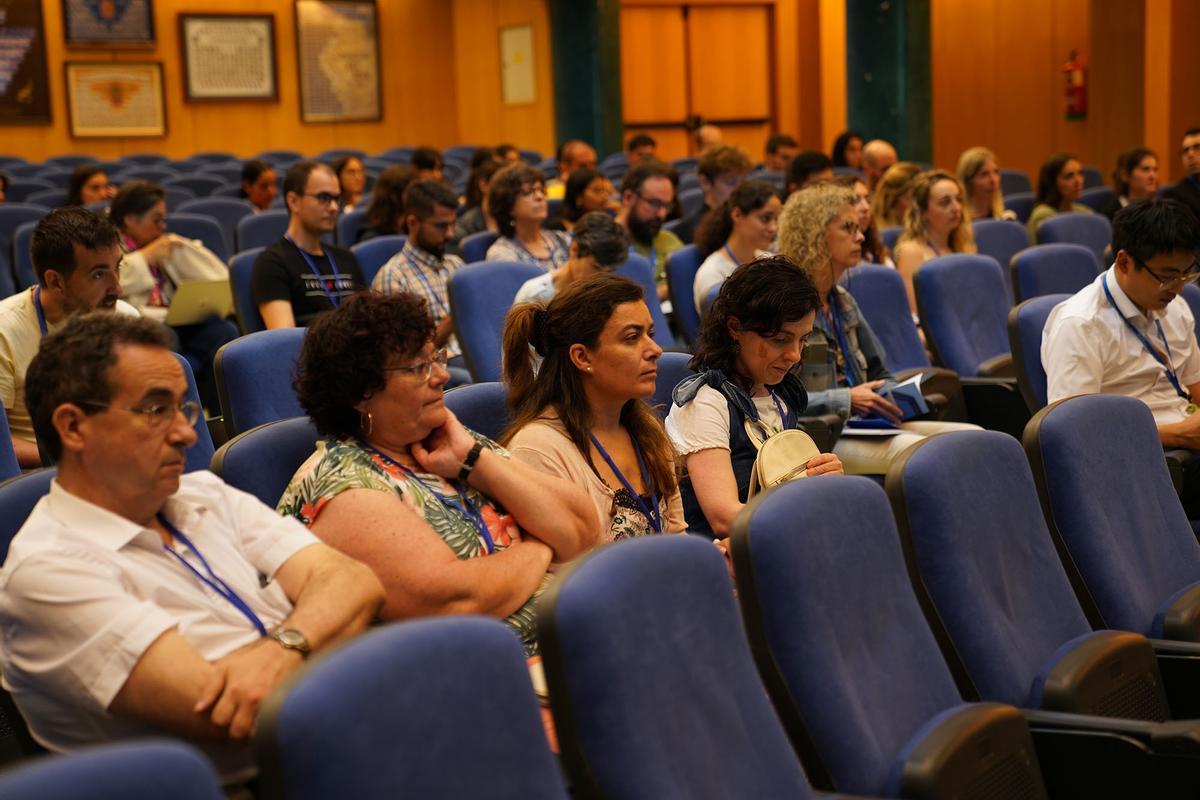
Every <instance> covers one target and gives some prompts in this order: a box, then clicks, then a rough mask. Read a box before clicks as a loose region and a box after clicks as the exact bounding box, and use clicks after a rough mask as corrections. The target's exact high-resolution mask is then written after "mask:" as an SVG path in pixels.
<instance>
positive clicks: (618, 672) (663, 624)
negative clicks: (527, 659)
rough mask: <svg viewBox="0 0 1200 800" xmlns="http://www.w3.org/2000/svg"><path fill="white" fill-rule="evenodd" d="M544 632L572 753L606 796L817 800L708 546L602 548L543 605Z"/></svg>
mask: <svg viewBox="0 0 1200 800" xmlns="http://www.w3.org/2000/svg"><path fill="white" fill-rule="evenodd" d="M618 598H619V606H620V607H621V608H622V609H626V611H620V612H617V609H616V607H615V606H614V602H615V601H617V599H618ZM633 609H637V611H632V610H633ZM538 631H539V637H540V640H541V642H542V658H543V663H544V665H545V668H546V678H547V680H548V681H549V684H550V691H551V694H552V695H553V696H554V697H555V701H554V706H553V711H554V714H555V721H556V724H557V726H558V734H559V740H560V742H562V745H563V753H564V756H567V754H568V753H571V754H573V753H575V752H576V748H577V752H578V753H579V754H580V755H581V757H582V759H583V760H584V761H585V762H586V767H587V769H588V770H590V773H591V775H592V776H593V777H594V780H595V782H596V783H597V784H598V786H599V790H600V794H601V796H604V797H792V798H804V797H809V796H811V790H810V789H809V787H808V785H807V780H806V778H805V776H804V773H803V772H802V770H801V768H800V764H799V762H798V760H797V759H796V755H795V753H794V751H793V750H792V747H791V745H790V744H789V743H788V740H787V737H786V736H785V734H784V731H783V727H782V725H781V723H780V722H779V718H778V717H777V716H776V715H775V712H774V710H773V709H772V707H771V703H770V700H769V699H768V697H767V693H766V690H765V689H764V688H763V684H762V681H761V679H760V678H759V676H758V673H757V671H756V670H755V666H754V661H753V659H752V657H751V655H750V648H749V645H748V644H747V640H746V634H745V631H744V629H743V628H742V622H741V619H740V617H739V614H738V609H737V604H736V602H735V601H734V597H733V591H732V586H731V585H730V580H729V574H728V571H727V570H726V567H725V564H724V563H723V561H722V559H721V556H720V554H719V553H718V552H717V551H716V549H715V548H714V547H713V546H712V544H711V543H710V542H708V541H705V540H703V539H701V538H699V537H694V536H647V537H643V538H640V539H633V540H630V541H625V542H620V543H618V544H615V545H613V546H610V547H605V548H601V549H599V550H596V551H594V552H593V553H592V554H591V555H589V556H588V557H586V558H585V559H584V560H582V561H581V562H579V563H578V564H577V565H576V566H575V567H574V568H573V569H572V570H571V571H570V573H568V574H567V575H565V576H562V577H560V579H559V582H558V583H557V584H556V585H555V586H554V587H552V589H551V591H550V593H549V594H548V595H547V596H544V597H543V598H542V606H541V608H540V610H539V614H538ZM714 687H719V688H714ZM574 763H575V762H574V761H572V760H571V756H567V766H568V769H569V771H571V772H572V773H573V774H572V777H573V778H576V779H577V780H578V779H579V776H578V775H577V774H574V773H575V772H577V768H576V767H573V766H572V765H573V764H574Z"/></svg>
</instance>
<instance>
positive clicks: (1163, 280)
mask: <svg viewBox="0 0 1200 800" xmlns="http://www.w3.org/2000/svg"><path fill="white" fill-rule="evenodd" d="M1134 263H1137V262H1134ZM1138 266H1139V267H1141V268H1142V269H1144V270H1146V272H1148V273H1150V277H1152V278H1154V279H1155V280H1156V281H1158V288H1160V289H1168V288H1172V287H1175V286H1183V285H1184V284H1187V283H1195V282H1196V281H1197V280H1200V265H1197V264H1196V262H1194V261H1193V262H1192V265H1191V266H1190V267H1188V268H1187V269H1185V270H1184V271H1183V272H1181V273H1179V274H1178V275H1159V274H1158V273H1157V272H1155V271H1154V270H1152V269H1150V266H1149V265H1148V264H1138Z"/></svg>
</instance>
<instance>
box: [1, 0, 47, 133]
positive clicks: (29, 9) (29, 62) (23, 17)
mask: <svg viewBox="0 0 1200 800" xmlns="http://www.w3.org/2000/svg"><path fill="white" fill-rule="evenodd" d="M0 42H2V43H3V46H4V58H3V59H0V125H29V124H31V123H49V122H50V76H49V72H48V70H47V68H46V28H45V26H44V25H43V24H42V4H41V3H30V2H28V0H0Z"/></svg>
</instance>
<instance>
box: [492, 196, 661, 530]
mask: <svg viewBox="0 0 1200 800" xmlns="http://www.w3.org/2000/svg"><path fill="white" fill-rule="evenodd" d="M588 216H589V217H590V216H592V215H588ZM587 218H588V217H585V218H584V219H587ZM504 352H505V359H504V381H505V383H507V384H508V387H509V392H508V404H509V406H510V407H511V408H512V410H513V423H512V425H510V426H509V429H508V431H507V432H506V433H505V435H504V438H503V441H504V442H505V444H506V446H507V447H509V449H511V450H512V454H513V458H514V459H516V460H518V461H525V462H527V463H529V464H532V465H533V466H535V467H537V468H538V469H541V470H544V471H546V472H548V473H550V474H552V475H558V476H560V477H562V478H564V479H565V480H568V481H571V482H572V483H573V484H575V485H576V486H579V487H581V488H583V489H584V490H586V491H587V494H588V496H589V497H590V498H591V500H592V502H593V504H594V505H595V511H596V514H597V522H598V525H599V528H598V532H599V538H600V540H601V541H618V540H621V539H628V538H632V537H637V536H647V535H650V534H656V533H676V532H679V531H682V530H683V529H684V527H685V523H684V520H683V505H682V503H681V501H680V496H679V486H678V481H677V479H676V474H675V472H676V470H675V450H674V449H673V448H672V447H671V442H670V440H669V439H667V434H666V432H665V431H664V430H663V425H662V422H661V421H660V420H659V418H658V415H657V414H655V413H654V411H653V410H652V409H651V408H650V406H649V405H648V404H647V403H646V400H647V399H648V398H650V397H652V396H653V395H654V386H655V381H656V379H657V377H658V357H659V356H660V355H662V348H661V347H659V346H658V344H657V343H656V342H655V341H654V322H653V320H651V319H650V312H649V311H648V310H647V308H646V301H645V298H644V297H643V293H642V288H641V287H640V286H638V285H637V284H636V283H634V282H633V281H630V280H628V279H627V278H623V277H621V276H620V275H612V274H603V275H595V276H593V277H591V278H588V279H587V280H584V281H581V282H579V283H576V284H574V285H572V286H571V287H569V288H568V289H566V290H565V291H564V292H562V293H560V294H558V295H555V297H554V299H552V300H550V302H549V303H520V304H517V305H515V306H513V308H512V310H511V311H509V313H508V319H506V320H505V323H504ZM535 360H539V361H540V366H539V367H538V369H537V371H536V373H535V370H534V361H535Z"/></svg>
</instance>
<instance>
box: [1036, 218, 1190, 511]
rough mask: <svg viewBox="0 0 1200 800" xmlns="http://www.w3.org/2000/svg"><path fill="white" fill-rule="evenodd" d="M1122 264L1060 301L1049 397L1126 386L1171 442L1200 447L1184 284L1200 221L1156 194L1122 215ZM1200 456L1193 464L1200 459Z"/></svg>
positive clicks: (1050, 341) (1045, 348)
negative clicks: (1145, 406)
mask: <svg viewBox="0 0 1200 800" xmlns="http://www.w3.org/2000/svg"><path fill="white" fill-rule="evenodd" d="M1112 250H1113V252H1114V253H1115V254H1116V256H1115V259H1114V263H1113V265H1112V266H1111V267H1110V268H1109V269H1108V270H1107V271H1106V272H1104V273H1103V274H1102V275H1100V277H1098V278H1096V280H1095V281H1093V282H1092V283H1091V284H1090V285H1088V286H1087V287H1085V288H1083V289H1081V290H1080V291H1079V292H1078V293H1076V294H1075V295H1074V296H1073V297H1071V298H1070V299H1069V300H1066V301H1064V302H1063V303H1060V304H1059V305H1058V306H1057V307H1056V308H1055V309H1054V310H1053V311H1052V312H1050V316H1049V318H1048V319H1047V320H1046V327H1045V329H1044V331H1043V333H1042V365H1043V366H1044V367H1045V370H1046V382H1047V387H1046V388H1047V396H1048V400H1049V402H1051V403H1053V402H1054V401H1056V400H1061V399H1062V398H1064V397H1071V396H1073V395H1077V394H1093V393H1104V394H1122V395H1127V396H1130V397H1137V398H1139V399H1141V400H1142V401H1143V402H1145V403H1146V405H1147V406H1149V407H1150V411H1151V412H1152V413H1153V414H1154V419H1155V422H1156V423H1157V424H1158V433H1159V438H1160V439H1161V440H1162V443H1163V446H1164V447H1168V448H1183V449H1187V450H1200V414H1197V413H1194V412H1195V411H1196V410H1197V403H1200V347H1198V346H1197V343H1196V332H1195V321H1194V319H1193V317H1192V312H1191V309H1190V308H1189V307H1188V304H1187V303H1186V302H1185V301H1183V300H1180V299H1178V297H1179V294H1180V293H1181V292H1182V291H1183V287H1184V286H1185V285H1186V284H1188V283H1193V282H1195V281H1196V280H1197V278H1200V266H1198V265H1197V263H1196V257H1197V255H1200V222H1197V220H1196V216H1195V215H1194V214H1193V213H1192V212H1191V211H1190V210H1189V209H1188V208H1187V207H1186V206H1184V205H1183V204H1181V203H1179V202H1176V201H1174V200H1165V199H1162V198H1150V199H1147V200H1140V201H1137V202H1134V203H1130V204H1129V205H1128V206H1126V207H1125V208H1123V209H1121V210H1120V211H1118V212H1117V214H1116V216H1115V217H1114V218H1113V234H1112ZM1197 461H1198V460H1197V459H1193V460H1192V462H1190V463H1192V464H1197ZM1194 473H1195V474H1191V472H1190V471H1189V469H1188V468H1185V471H1184V504H1185V508H1186V510H1187V511H1188V512H1189V514H1188V516H1189V518H1192V519H1197V518H1200V464H1197V468H1196V469H1195V470H1194Z"/></svg>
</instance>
